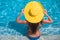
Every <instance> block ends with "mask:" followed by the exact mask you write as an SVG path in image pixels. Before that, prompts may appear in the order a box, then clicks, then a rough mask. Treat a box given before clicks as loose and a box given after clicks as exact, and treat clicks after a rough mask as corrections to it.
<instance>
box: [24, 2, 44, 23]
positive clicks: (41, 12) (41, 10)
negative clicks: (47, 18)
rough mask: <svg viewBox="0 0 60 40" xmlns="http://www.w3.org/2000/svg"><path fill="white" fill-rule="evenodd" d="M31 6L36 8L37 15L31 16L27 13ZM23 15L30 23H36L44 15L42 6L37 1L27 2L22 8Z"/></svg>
mask: <svg viewBox="0 0 60 40" xmlns="http://www.w3.org/2000/svg"><path fill="white" fill-rule="evenodd" d="M34 5H35V6H34ZM36 5H37V6H36ZM32 8H33V9H36V11H35V12H36V13H37V14H38V15H37V16H34V17H32V16H30V15H29V11H30V10H32ZM24 15H25V18H26V20H27V21H29V22H31V23H38V22H40V21H41V20H42V19H43V16H44V13H43V7H42V5H41V4H40V3H39V2H29V3H28V4H27V5H26V7H25V9H24Z"/></svg>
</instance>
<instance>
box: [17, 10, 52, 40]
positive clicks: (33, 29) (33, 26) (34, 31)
mask: <svg viewBox="0 0 60 40" xmlns="http://www.w3.org/2000/svg"><path fill="white" fill-rule="evenodd" d="M23 12H24V10H22V11H21V13H20V14H19V16H18V17H17V19H16V21H17V22H18V23H21V24H27V25H28V27H29V30H28V32H27V37H28V38H29V39H30V40H36V39H38V38H39V37H40V31H39V29H38V28H39V25H40V24H41V23H52V19H51V17H50V16H49V15H48V14H47V12H46V11H45V10H44V14H45V15H46V16H47V17H48V20H44V19H43V20H42V21H41V22H39V23H30V22H28V21H27V20H19V18H20V16H21V15H22V13H23Z"/></svg>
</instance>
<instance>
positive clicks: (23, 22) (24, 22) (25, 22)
mask: <svg viewBox="0 0 60 40" xmlns="http://www.w3.org/2000/svg"><path fill="white" fill-rule="evenodd" d="M23 12H24V10H22V11H21V12H20V14H19V16H18V17H17V19H16V22H17V23H22V24H27V21H25V20H19V18H20V16H21V15H22V13H23Z"/></svg>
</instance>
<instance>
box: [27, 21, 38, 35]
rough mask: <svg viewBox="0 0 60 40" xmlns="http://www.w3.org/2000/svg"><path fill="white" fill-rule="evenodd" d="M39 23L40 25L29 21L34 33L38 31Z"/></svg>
mask: <svg viewBox="0 0 60 40" xmlns="http://www.w3.org/2000/svg"><path fill="white" fill-rule="evenodd" d="M38 25H39V23H30V22H28V26H29V27H30V30H31V32H32V34H35V33H36V30H37V28H38Z"/></svg>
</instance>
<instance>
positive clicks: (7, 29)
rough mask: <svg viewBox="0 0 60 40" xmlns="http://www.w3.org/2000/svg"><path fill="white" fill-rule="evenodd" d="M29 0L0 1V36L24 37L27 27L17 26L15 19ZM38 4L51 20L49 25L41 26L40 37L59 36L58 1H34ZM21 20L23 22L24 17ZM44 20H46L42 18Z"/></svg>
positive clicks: (23, 25) (59, 4) (59, 9)
mask: <svg viewBox="0 0 60 40" xmlns="http://www.w3.org/2000/svg"><path fill="white" fill-rule="evenodd" d="M30 1H31V0H0V35H1V36H2V35H9V36H11V35H18V36H21V35H23V36H25V35H26V32H27V30H28V27H27V25H25V24H18V23H17V22H16V18H17V16H18V15H19V13H20V11H21V9H23V8H24V7H25V5H26V4H27V3H28V2H30ZM35 1H38V2H40V3H41V4H42V5H43V7H44V9H45V10H47V12H48V14H49V16H51V18H52V19H53V23H51V24H42V25H41V29H40V31H41V35H60V19H59V18H60V0H35ZM20 19H21V20H25V18H24V15H22V16H21V18H20ZM44 19H47V17H46V16H44Z"/></svg>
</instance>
